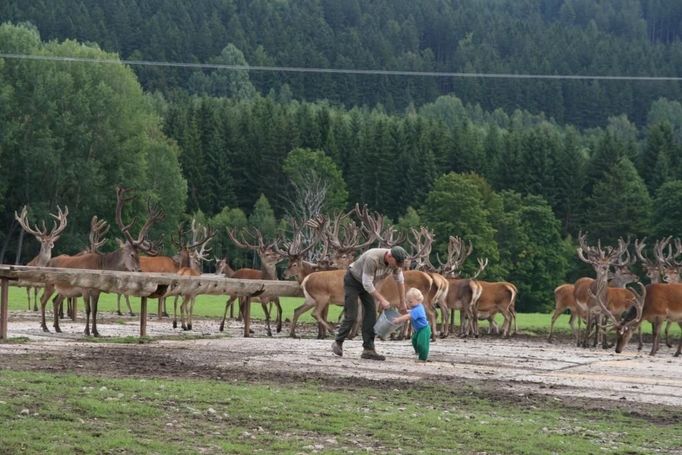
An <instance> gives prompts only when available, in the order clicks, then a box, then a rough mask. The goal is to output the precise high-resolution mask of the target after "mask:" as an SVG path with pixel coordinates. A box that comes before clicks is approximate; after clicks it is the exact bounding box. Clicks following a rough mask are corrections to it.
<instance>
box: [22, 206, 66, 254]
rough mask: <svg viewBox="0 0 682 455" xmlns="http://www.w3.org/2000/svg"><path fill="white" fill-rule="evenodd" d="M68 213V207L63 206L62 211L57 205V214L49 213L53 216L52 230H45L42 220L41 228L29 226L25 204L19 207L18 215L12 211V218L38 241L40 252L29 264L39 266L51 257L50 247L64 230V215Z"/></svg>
mask: <svg viewBox="0 0 682 455" xmlns="http://www.w3.org/2000/svg"><path fill="white" fill-rule="evenodd" d="M68 215H69V208H68V207H64V211H63V212H62V209H61V208H60V207H59V206H57V214H56V215H55V214H53V213H50V216H51V217H53V218H54V219H55V220H56V222H54V223H53V226H52V230H51V231H50V232H47V228H46V227H45V221H43V222H42V226H43V227H42V229H40V228H38V226H37V225H35V226H34V227H31V225H30V224H29V223H28V219H27V217H28V208H27V207H26V206H24V207H23V208H22V209H21V214H20V215H17V212H16V211H15V212H14V218H15V219H16V220H17V221H18V222H19V225H20V226H21V227H22V228H23V229H24V231H26V232H27V233H28V234H31V235H33V236H34V237H35V238H36V240H38V241H39V242H40V253H38V255H37V256H36V257H35V258H34V259H33V260H32V261H31V262H29V265H35V266H40V267H44V266H45V265H47V262H48V261H49V260H50V258H51V257H52V248H54V244H55V242H56V241H57V239H59V236H60V235H61V233H62V232H64V229H66V217H67V216H68Z"/></svg>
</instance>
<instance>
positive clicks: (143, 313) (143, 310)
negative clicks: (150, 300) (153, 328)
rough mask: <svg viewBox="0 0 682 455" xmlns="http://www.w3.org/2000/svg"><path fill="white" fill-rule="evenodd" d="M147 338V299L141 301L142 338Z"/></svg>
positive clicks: (143, 298)
mask: <svg viewBox="0 0 682 455" xmlns="http://www.w3.org/2000/svg"><path fill="white" fill-rule="evenodd" d="M146 336H147V297H142V298H141V299H140V337H146Z"/></svg>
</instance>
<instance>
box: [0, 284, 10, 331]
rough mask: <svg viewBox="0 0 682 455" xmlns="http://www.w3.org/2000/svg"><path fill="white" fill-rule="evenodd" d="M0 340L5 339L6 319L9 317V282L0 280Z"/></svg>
mask: <svg viewBox="0 0 682 455" xmlns="http://www.w3.org/2000/svg"><path fill="white" fill-rule="evenodd" d="M0 287H2V289H1V290H0V340H6V339H7V318H8V317H9V280H8V279H7V278H3V279H2V280H0Z"/></svg>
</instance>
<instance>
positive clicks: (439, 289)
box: [405, 226, 450, 340]
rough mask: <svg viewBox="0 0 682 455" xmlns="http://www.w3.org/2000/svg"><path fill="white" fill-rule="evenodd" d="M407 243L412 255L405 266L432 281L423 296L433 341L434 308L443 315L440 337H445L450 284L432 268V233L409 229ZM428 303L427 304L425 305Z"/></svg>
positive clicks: (421, 228)
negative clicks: (424, 274)
mask: <svg viewBox="0 0 682 455" xmlns="http://www.w3.org/2000/svg"><path fill="white" fill-rule="evenodd" d="M408 243H409V245H410V248H411V250H412V254H411V255H409V256H408V258H407V260H406V261H405V262H406V263H407V264H413V265H414V269H415V270H419V271H421V272H424V273H427V274H428V275H429V276H430V277H431V280H432V285H431V287H430V289H429V291H428V293H427V294H423V293H422V294H423V295H424V308H425V309H426V313H427V315H428V316H429V319H430V320H431V325H432V327H433V330H432V332H431V338H432V339H434V340H435V336H436V334H435V332H436V307H438V308H440V309H441V314H442V315H443V324H442V326H441V337H445V336H447V335H446V332H447V330H448V324H447V321H446V319H447V313H448V306H447V301H446V299H447V296H448V293H449V288H450V282H449V281H448V280H447V279H446V278H445V277H444V276H443V275H441V274H440V273H438V271H437V270H436V268H435V267H434V266H433V264H432V263H431V260H430V255H431V248H432V243H433V232H431V231H430V230H429V229H428V228H426V227H424V226H422V227H420V228H419V229H416V228H411V229H410V236H409V237H408ZM427 302H428V304H427Z"/></svg>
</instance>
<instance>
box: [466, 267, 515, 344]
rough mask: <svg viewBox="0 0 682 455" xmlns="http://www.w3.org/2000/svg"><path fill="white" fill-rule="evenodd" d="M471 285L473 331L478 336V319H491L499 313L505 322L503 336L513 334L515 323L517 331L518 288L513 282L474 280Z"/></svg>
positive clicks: (471, 322) (471, 321)
mask: <svg viewBox="0 0 682 455" xmlns="http://www.w3.org/2000/svg"><path fill="white" fill-rule="evenodd" d="M470 287H471V293H472V297H471V309H472V311H471V315H470V317H471V320H470V324H472V328H471V332H472V333H473V335H474V336H475V337H478V335H479V332H478V320H479V319H489V318H492V317H494V316H495V315H496V314H497V313H502V317H503V318H504V322H503V323H502V336H503V337H505V338H506V337H508V336H510V334H511V326H512V323H513V324H514V333H516V308H515V304H516V296H517V294H518V290H517V289H516V286H514V285H513V284H512V283H508V282H506V281H501V282H494V283H493V282H488V281H477V280H472V281H471V282H470Z"/></svg>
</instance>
